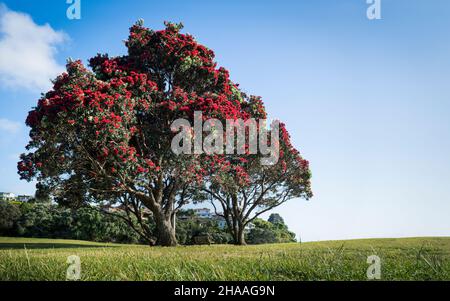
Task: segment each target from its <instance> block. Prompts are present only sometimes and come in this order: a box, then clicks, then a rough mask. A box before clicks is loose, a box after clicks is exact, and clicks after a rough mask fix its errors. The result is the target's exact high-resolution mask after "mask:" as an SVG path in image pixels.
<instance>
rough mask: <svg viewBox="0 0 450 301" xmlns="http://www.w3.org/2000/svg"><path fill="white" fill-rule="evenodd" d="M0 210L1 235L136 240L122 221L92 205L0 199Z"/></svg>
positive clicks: (134, 234) (120, 240) (135, 236)
mask: <svg viewBox="0 0 450 301" xmlns="http://www.w3.org/2000/svg"><path fill="white" fill-rule="evenodd" d="M0 212H1V213H2V214H1V217H0V227H1V229H2V230H1V234H2V235H7V236H25V237H42V238H63V239H81V240H90V241H98V242H120V243H138V242H139V237H138V235H137V234H136V233H135V232H134V231H132V230H131V229H130V228H129V227H128V225H127V224H126V223H125V222H124V221H123V220H121V219H119V218H118V217H114V216H111V215H108V214H106V213H104V212H101V211H99V210H98V209H95V208H88V207H84V208H80V209H77V210H73V209H68V208H63V207H60V206H56V205H53V204H47V203H22V204H20V205H18V204H11V203H7V202H2V203H1V204H0ZM3 225H4V226H3Z"/></svg>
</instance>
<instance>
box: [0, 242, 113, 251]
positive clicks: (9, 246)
mask: <svg viewBox="0 0 450 301" xmlns="http://www.w3.org/2000/svg"><path fill="white" fill-rule="evenodd" d="M113 247H115V246H108V245H90V244H65V243H0V250H19V249H21V250H23V249H25V248H26V249H74V248H113Z"/></svg>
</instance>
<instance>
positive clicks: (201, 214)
mask: <svg viewBox="0 0 450 301" xmlns="http://www.w3.org/2000/svg"><path fill="white" fill-rule="evenodd" d="M194 214H195V215H196V216H197V217H198V218H208V219H209V218H211V217H212V214H211V210H210V209H208V208H197V209H194Z"/></svg>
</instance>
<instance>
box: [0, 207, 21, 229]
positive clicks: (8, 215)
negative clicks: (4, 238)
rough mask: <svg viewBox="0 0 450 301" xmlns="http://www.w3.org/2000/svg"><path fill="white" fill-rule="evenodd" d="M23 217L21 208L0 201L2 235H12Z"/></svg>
mask: <svg viewBox="0 0 450 301" xmlns="http://www.w3.org/2000/svg"><path fill="white" fill-rule="evenodd" d="M20 216H21V212H20V209H19V206H17V205H15V204H11V203H9V202H7V201H0V234H1V235H11V234H12V233H14V228H15V227H16V224H17V222H18V220H19V218H20Z"/></svg>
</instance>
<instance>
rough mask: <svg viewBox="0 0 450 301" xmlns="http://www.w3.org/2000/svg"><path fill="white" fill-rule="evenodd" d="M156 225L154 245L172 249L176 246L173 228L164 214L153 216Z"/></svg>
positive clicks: (169, 219) (169, 218)
mask: <svg viewBox="0 0 450 301" xmlns="http://www.w3.org/2000/svg"><path fill="white" fill-rule="evenodd" d="M154 217H155V224H156V245H158V246H163V247H172V246H176V245H177V239H176V237H175V228H174V227H173V225H172V221H171V217H170V216H169V217H166V216H165V214H162V213H159V214H154Z"/></svg>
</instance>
